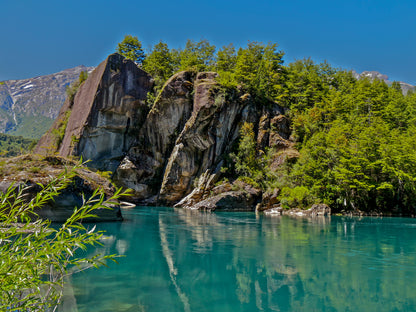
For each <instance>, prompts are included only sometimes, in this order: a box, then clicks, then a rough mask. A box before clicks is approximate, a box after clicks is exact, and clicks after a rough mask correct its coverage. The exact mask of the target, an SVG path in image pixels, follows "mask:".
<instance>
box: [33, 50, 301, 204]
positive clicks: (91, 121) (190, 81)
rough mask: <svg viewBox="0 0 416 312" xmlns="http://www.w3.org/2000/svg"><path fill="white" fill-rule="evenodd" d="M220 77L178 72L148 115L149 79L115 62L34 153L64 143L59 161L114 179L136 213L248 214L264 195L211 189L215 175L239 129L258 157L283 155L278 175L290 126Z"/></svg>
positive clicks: (93, 79)
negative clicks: (154, 207)
mask: <svg viewBox="0 0 416 312" xmlns="http://www.w3.org/2000/svg"><path fill="white" fill-rule="evenodd" d="M217 76H218V75H217V73H214V72H200V73H195V72H191V71H185V72H179V73H177V74H175V75H174V76H172V77H171V78H170V79H169V80H168V81H167V82H166V83H165V85H164V86H163V88H162V90H161V92H160V93H159V94H158V96H157V98H156V100H155V102H154V104H153V106H152V107H151V109H148V108H147V106H146V103H145V99H146V96H147V93H148V92H151V89H152V78H151V77H150V76H149V75H148V74H147V73H145V72H144V71H143V70H141V69H140V68H138V67H137V66H136V64H134V63H133V62H131V61H128V60H125V59H123V58H122V57H121V56H119V55H116V54H115V55H111V56H109V58H108V59H107V60H106V61H104V62H103V63H102V64H100V65H99V66H98V67H97V68H96V69H95V71H94V72H93V73H92V74H91V75H90V76H89V78H88V79H87V80H86V82H85V83H84V84H83V85H81V87H80V89H79V91H78V92H77V94H76V95H75V98H74V101H73V102H70V101H67V102H66V103H65V105H64V107H63V109H62V111H61V113H60V115H59V117H58V119H57V121H56V122H55V124H54V126H53V128H52V129H51V130H50V131H49V133H48V134H47V135H45V137H43V138H42V140H41V141H40V143H39V144H38V147H37V149H36V151H37V152H42V145H44V146H45V145H46V146H47V145H48V144H49V145H51V143H53V142H54V140H55V141H57V140H56V136H55V137H54V135H53V134H54V133H55V134H56V133H58V134H59V133H62V138H61V141H62V142H59V143H60V144H59V147H58V148H57V149H56V151H57V152H58V153H59V154H60V155H62V156H70V155H74V156H82V157H83V159H88V160H90V163H89V166H91V167H94V168H97V169H99V170H101V171H111V173H112V174H113V177H112V178H113V181H114V182H115V183H116V184H117V185H118V186H123V187H128V188H131V189H132V190H133V192H134V193H133V197H132V198H131V199H130V200H131V201H134V202H135V203H138V204H159V205H160V204H163V205H169V206H173V205H176V206H177V207H186V208H191V209H204V210H215V209H223V210H245V211H247V210H250V211H253V210H254V209H255V207H256V205H257V204H258V203H259V202H260V201H261V192H260V191H258V190H255V189H250V188H249V187H248V186H247V185H238V183H239V182H238V183H237V184H236V183H233V184H231V183H230V184H228V185H227V183H225V184H224V183H223V184H221V185H219V186H216V183H217V182H218V180H219V179H220V178H221V177H222V175H223V173H222V170H221V168H222V167H227V164H229V163H230V156H229V155H230V153H231V152H233V151H235V147H236V146H237V145H238V140H239V136H240V129H241V126H242V125H243V124H244V123H245V122H249V123H253V124H254V130H255V133H256V140H257V145H258V149H259V150H261V151H262V152H264V151H266V150H267V149H271V148H272V149H275V150H276V151H279V153H276V154H279V155H280V156H279V157H281V158H279V159H277V160H276V166H278V165H279V164H280V163H281V162H282V161H284V159H285V157H286V156H284V155H285V151H290V150H291V149H292V148H293V143H292V142H291V140H290V123H289V120H288V119H287V118H286V117H285V116H284V110H283V109H282V108H281V107H280V106H279V105H278V104H276V103H273V102H268V101H265V100H262V102H261V103H260V102H259V99H256V98H253V97H252V96H251V95H250V94H247V93H245V92H243V91H242V90H241V89H240V88H226V87H224V86H221V85H220V84H219V83H218V82H217ZM62 129H64V131H62ZM58 141H59V140H58ZM45 151H46V152H48V150H47V149H44V150H43V153H45ZM280 152H281V153H280ZM293 154H295V153H293ZM282 155H283V156H282ZM294 157H295V156H294ZM230 187H231V189H230Z"/></svg>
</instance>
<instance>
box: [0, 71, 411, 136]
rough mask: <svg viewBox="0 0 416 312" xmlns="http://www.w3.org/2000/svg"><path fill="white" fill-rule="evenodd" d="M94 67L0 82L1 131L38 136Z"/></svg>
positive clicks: (366, 74) (373, 75)
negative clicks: (75, 84)
mask: <svg viewBox="0 0 416 312" xmlns="http://www.w3.org/2000/svg"><path fill="white" fill-rule="evenodd" d="M93 69H94V67H86V66H83V65H81V66H77V67H74V68H70V69H66V70H63V71H61V72H59V73H55V74H51V75H46V76H39V77H35V78H29V79H21V80H6V81H2V82H0V133H7V134H12V135H21V136H23V137H26V138H32V139H39V138H40V137H41V136H42V135H43V134H44V133H45V132H46V130H48V129H49V128H50V126H51V125H52V123H53V121H54V120H55V118H56V117H57V116H58V113H59V110H60V109H61V107H62V104H63V103H64V101H65V96H66V93H65V90H66V86H68V85H70V84H71V83H72V82H74V81H75V80H77V79H78V76H79V74H80V73H81V72H82V71H88V72H91V71H92V70H93ZM353 74H354V76H355V77H356V78H364V77H368V78H370V79H375V78H378V79H381V80H384V81H385V82H386V83H387V84H389V85H390V84H391V83H392V82H391V81H389V80H388V77H387V76H386V75H383V74H381V73H379V72H376V71H364V72H362V73H361V74H358V73H357V72H355V71H353ZM399 83H400V86H401V88H402V91H403V94H406V93H407V92H408V91H409V90H414V89H415V86H412V85H410V84H408V83H405V82H399Z"/></svg>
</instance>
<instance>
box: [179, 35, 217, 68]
mask: <svg viewBox="0 0 416 312" xmlns="http://www.w3.org/2000/svg"><path fill="white" fill-rule="evenodd" d="M214 64H215V46H214V45H211V44H210V43H209V42H208V40H201V41H199V42H195V41H192V40H188V41H187V42H186V46H185V49H183V50H182V51H180V70H195V71H206V70H211V69H213V66H214Z"/></svg>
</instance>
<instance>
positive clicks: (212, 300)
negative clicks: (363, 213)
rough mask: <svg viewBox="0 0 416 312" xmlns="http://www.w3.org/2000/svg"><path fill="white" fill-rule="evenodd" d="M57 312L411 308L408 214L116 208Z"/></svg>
mask: <svg viewBox="0 0 416 312" xmlns="http://www.w3.org/2000/svg"><path fill="white" fill-rule="evenodd" d="M124 216H125V218H126V221H124V222H122V223H103V224H99V225H98V227H99V229H104V230H106V231H107V237H108V239H107V240H105V242H104V244H105V245H104V246H103V247H102V248H99V249H98V251H100V252H106V253H119V254H123V255H125V257H124V258H121V259H119V264H118V265H117V264H109V267H108V268H106V267H104V268H100V269H98V270H97V269H92V270H88V271H85V272H82V273H77V274H75V275H73V276H72V278H71V280H70V284H69V286H68V288H67V293H68V294H69V295H67V298H66V299H65V302H66V305H65V311H79V312H81V311H94V312H99V311H102V312H103V311H113V312H114V311H115V312H118V311H120V312H121V311H123V312H127V311H129V312H132V311H186V312H188V311H215V312H225V311H416V295H415V293H416V220H414V219H406V218H347V217H326V218H316V219H308V218H301V219H299V218H297V219H296V218H290V217H267V216H256V215H255V214H254V213H212V214H205V213H198V212H190V211H185V210H174V209H169V208H148V207H138V208H135V209H133V210H125V211H124Z"/></svg>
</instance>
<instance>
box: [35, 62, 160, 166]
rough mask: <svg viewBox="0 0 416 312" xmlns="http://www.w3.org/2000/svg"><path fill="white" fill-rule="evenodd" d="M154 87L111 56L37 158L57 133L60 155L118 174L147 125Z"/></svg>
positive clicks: (61, 116)
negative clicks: (148, 99)
mask: <svg viewBox="0 0 416 312" xmlns="http://www.w3.org/2000/svg"><path fill="white" fill-rule="evenodd" d="M152 83H153V82H152V78H151V77H150V76H149V75H148V74H147V73H146V72H144V71H143V70H141V69H140V68H138V67H137V65H136V64H135V63H134V62H132V61H130V60H127V59H124V58H123V57H122V56H121V55H119V54H112V55H110V56H109V57H108V58H107V59H106V60H105V61H104V62H102V63H101V64H100V65H99V66H98V67H97V68H96V69H95V70H94V71H93V72H92V73H91V75H90V76H89V77H88V79H87V80H86V81H85V82H84V83H83V84H82V85H81V86H80V88H79V90H78V92H77V93H76V95H75V98H74V101H73V103H71V101H70V100H68V101H67V102H66V103H65V105H64V106H63V108H62V110H61V112H60V114H59V116H58V119H57V120H56V122H55V123H54V125H53V126H52V130H51V131H49V132H48V133H47V134H46V135H45V136H44V137H42V139H41V140H40V142H39V143H38V146H37V148H36V149H35V152H37V153H41V154H47V153H48V152H50V151H49V150H48V148H50V145H51V143H52V142H53V141H54V140H56V138H54V133H56V132H58V135H59V133H63V137H62V138H61V142H59V143H60V144H59V147H58V148H57V151H58V152H59V155H61V156H64V157H67V156H71V155H75V156H82V157H83V159H88V160H90V163H89V166H91V167H93V168H97V169H99V170H101V171H112V172H114V171H115V169H116V168H117V167H118V165H119V164H120V161H121V160H122V159H123V157H124V155H125V154H126V153H127V151H128V150H129V149H130V147H131V145H132V143H133V142H135V140H136V137H137V132H138V131H139V130H140V128H141V126H142V124H143V123H144V121H145V118H146V115H147V112H148V108H147V105H146V103H145V100H146V97H147V93H148V92H149V91H150V90H151V88H152ZM62 128H64V129H62ZM54 129H55V131H54Z"/></svg>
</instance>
